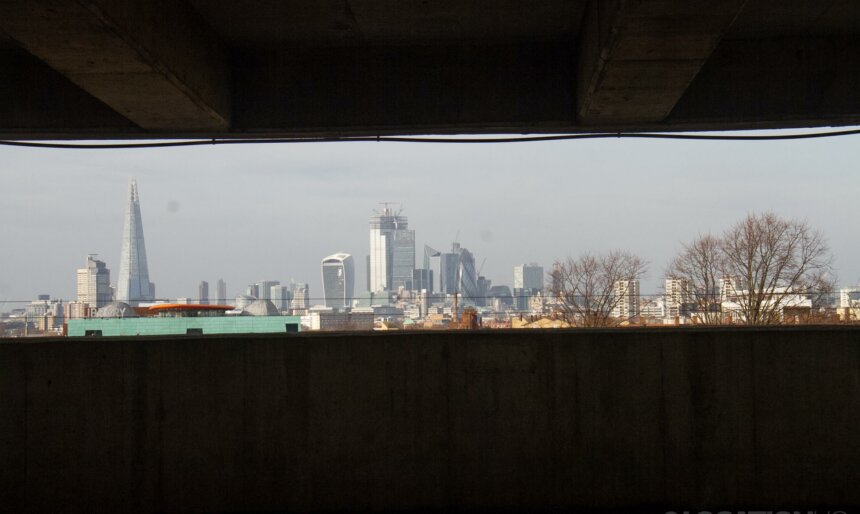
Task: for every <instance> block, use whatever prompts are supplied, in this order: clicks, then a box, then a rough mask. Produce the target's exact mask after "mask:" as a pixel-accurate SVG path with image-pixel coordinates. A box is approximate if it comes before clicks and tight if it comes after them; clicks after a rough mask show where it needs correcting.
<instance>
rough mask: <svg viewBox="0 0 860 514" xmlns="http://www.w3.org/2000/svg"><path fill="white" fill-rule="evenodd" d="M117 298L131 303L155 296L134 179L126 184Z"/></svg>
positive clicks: (150, 299) (152, 298)
mask: <svg viewBox="0 0 860 514" xmlns="http://www.w3.org/2000/svg"><path fill="white" fill-rule="evenodd" d="M116 299H117V300H118V301H120V302H126V303H128V304H130V305H137V304H138V303H139V302H147V301H152V300H154V299H155V285H154V284H153V283H152V282H150V281H149V268H148V267H147V265H146V244H145V243H144V241H143V219H142V218H141V216H140V196H139V195H138V192H137V182H136V181H135V180H134V179H131V182H129V185H128V207H127V208H126V211H125V221H124V223H123V229H122V253H121V256H120V263H119V282H118V283H117V286H116Z"/></svg>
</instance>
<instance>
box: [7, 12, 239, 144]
mask: <svg viewBox="0 0 860 514" xmlns="http://www.w3.org/2000/svg"><path fill="white" fill-rule="evenodd" d="M0 29H2V30H3V31H5V32H6V33H7V34H8V35H9V36H10V37H11V38H12V39H14V40H15V41H16V42H17V43H18V44H20V45H21V46H22V47H23V48H25V49H26V50H27V51H28V52H30V53H31V54H33V55H34V56H36V57H38V58H39V59H41V60H42V61H44V62H45V63H46V64H47V65H48V66H50V67H51V68H53V69H55V70H57V71H58V72H60V73H61V74H63V75H65V76H66V77H67V78H68V79H69V80H71V81H72V82H73V83H75V84H77V85H78V86H79V87H80V88H82V89H83V90H84V91H86V92H88V93H90V94H91V95H92V96H94V97H96V98H98V99H99V100H101V101H102V102H104V103H105V104H107V105H108V106H110V107H111V108H112V109H114V110H115V111H116V112H117V113H119V114H120V115H122V116H124V117H125V118H127V119H129V120H131V121H132V122H134V123H135V124H137V125H138V126H139V127H141V128H143V129H146V130H154V131H183V130H185V131H207V130H223V129H226V128H228V127H229V125H230V88H229V84H230V79H229V68H228V65H227V59H226V55H225V51H224V49H223V48H222V47H221V45H220V43H219V42H218V40H217V38H216V37H215V35H214V33H212V32H211V31H210V30H209V28H208V26H207V25H206V24H205V23H204V22H203V20H202V19H201V18H200V17H199V16H198V15H197V13H196V12H195V11H194V10H193V9H192V8H191V7H190V6H189V5H188V4H186V3H185V2H184V1H176V0H158V1H145V0H136V1H129V2H121V1H115V0H92V1H87V0H80V1H76V0H30V1H21V0H0Z"/></svg>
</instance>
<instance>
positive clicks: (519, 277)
mask: <svg viewBox="0 0 860 514" xmlns="http://www.w3.org/2000/svg"><path fill="white" fill-rule="evenodd" d="M514 289H524V290H526V291H532V292H534V293H537V292H538V291H542V290H543V267H541V266H538V265H537V264H535V263H531V264H521V265H519V266H514Z"/></svg>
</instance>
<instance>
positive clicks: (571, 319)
mask: <svg viewBox="0 0 860 514" xmlns="http://www.w3.org/2000/svg"><path fill="white" fill-rule="evenodd" d="M646 269H647V263H646V262H645V261H644V260H643V259H641V258H639V257H638V256H636V255H633V254H632V253H630V252H626V251H621V250H613V251H611V252H609V253H606V254H602V255H594V254H583V255H580V256H579V257H577V258H576V259H574V258H572V257H568V258H567V259H566V260H564V261H556V262H555V264H554V265H553V271H552V272H551V273H550V276H549V280H548V283H549V284H548V285H549V288H550V291H551V292H552V295H553V298H554V299H555V302H556V313H557V315H558V316H559V317H561V318H562V319H564V321H566V322H568V323H570V324H571V326H573V325H577V326H584V327H607V326H613V325H616V324H618V323H619V322H620V321H621V320H619V319H616V318H614V317H613V311H614V310H615V309H616V308H617V307H618V306H619V304H620V302H621V301H622V298H621V297H620V296H617V295H615V294H614V289H615V284H616V282H619V281H622V280H638V279H640V278H641V277H642V276H643V275H644V274H645V271H646Z"/></svg>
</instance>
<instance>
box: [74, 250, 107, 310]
mask: <svg viewBox="0 0 860 514" xmlns="http://www.w3.org/2000/svg"><path fill="white" fill-rule="evenodd" d="M112 300H113V293H112V291H111V288H110V270H108V269H107V266H106V265H105V263H104V262H102V261H100V260H98V259H96V258H95V254H90V255H88V256H87V262H86V266H85V267H83V268H79V269H78V303H85V304H87V305H89V306H90V307H103V306H105V305H107V304H109V303H110V302H111V301H112Z"/></svg>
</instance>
